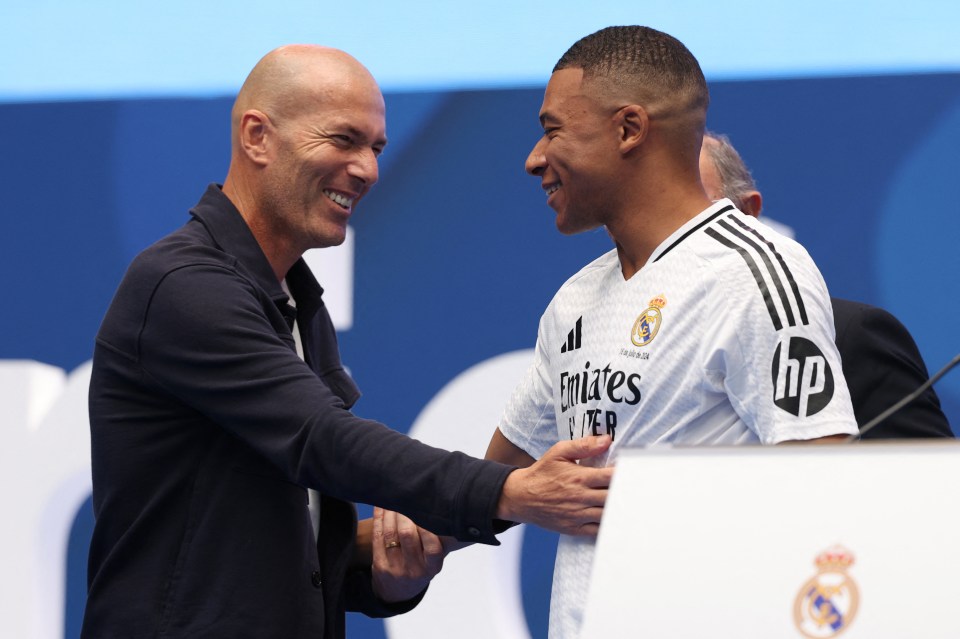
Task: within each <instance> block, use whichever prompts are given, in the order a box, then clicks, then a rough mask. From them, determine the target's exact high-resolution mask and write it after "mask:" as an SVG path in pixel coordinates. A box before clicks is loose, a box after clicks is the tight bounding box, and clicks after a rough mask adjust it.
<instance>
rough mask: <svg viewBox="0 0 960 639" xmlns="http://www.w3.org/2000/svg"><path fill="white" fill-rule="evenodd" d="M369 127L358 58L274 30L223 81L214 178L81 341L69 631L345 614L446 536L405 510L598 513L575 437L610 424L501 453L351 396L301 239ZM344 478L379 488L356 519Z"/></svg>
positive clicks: (236, 634) (331, 220) (305, 623)
mask: <svg viewBox="0 0 960 639" xmlns="http://www.w3.org/2000/svg"><path fill="white" fill-rule="evenodd" d="M386 143H387V138H386V132H385V118H384V102H383V97H382V96H381V94H380V90H379V89H378V87H377V85H376V82H374V80H373V78H372V77H371V76H370V74H369V73H368V72H367V70H366V69H365V68H364V67H363V66H362V65H361V64H360V63H359V62H357V61H356V60H355V59H353V58H352V57H350V56H349V55H347V54H346V53H343V52H342V51H337V50H334V49H327V48H323V47H316V46H288V47H283V48H280V49H277V50H275V51H272V52H271V53H269V54H268V55H267V56H265V57H264V58H263V59H262V60H261V61H260V62H259V63H258V64H257V66H256V67H255V68H254V69H253V71H252V72H251V74H250V76H249V77H248V78H247V80H246V82H245V83H244V85H243V87H242V88H241V90H240V92H239V95H238V96H237V99H236V103H235V106H234V108H233V111H232V155H231V161H230V167H229V170H228V173H227V176H226V179H225V181H224V183H223V186H222V188H221V187H220V186H218V185H216V184H214V185H211V186H210V187H208V189H207V191H206V193H205V194H204V195H203V197H202V199H201V200H200V202H199V203H198V204H197V205H196V207H194V208H193V209H192V210H191V211H190V214H191V219H190V220H189V221H188V222H187V223H186V225H185V226H183V227H182V228H181V229H180V230H178V231H176V232H174V233H172V234H171V235H169V236H167V237H166V238H164V239H162V240H160V241H159V242H157V243H156V244H154V245H153V246H151V247H149V248H148V249H146V250H145V251H144V252H143V253H141V254H140V255H139V256H137V258H136V259H135V260H134V261H133V263H132V264H131V266H130V268H129V270H128V271H127V274H126V276H125V277H124V279H123V281H122V282H121V284H120V286H119V288H118V290H117V293H116V296H115V297H114V300H113V302H112V303H111V305H110V308H109V310H108V312H107V314H106V317H105V318H104V320H103V323H102V326H101V329H100V331H99V333H98V335H97V338H96V345H95V352H94V358H93V372H92V378H91V384H90V431H91V441H92V455H93V459H92V462H93V504H94V514H95V515H96V525H95V529H94V533H93V539H92V541H91V547H90V556H89V575H88V584H89V595H88V600H87V607H86V612H85V616H84V624H83V631H82V635H83V637H88V638H91V639H92V638H101V637H183V638H190V639H198V638H201V637H216V638H220V639H222V638H226V637H229V638H231V639H236V638H243V637H251V638H258V639H261V638H264V637H283V638H284V639H296V638H300V637H302V638H304V639H306V638H310V639H320V638H327V639H329V638H336V637H343V636H344V633H345V630H344V622H345V614H344V613H345V611H346V610H357V611H361V612H364V613H366V614H368V615H372V616H386V615H391V614H396V613H399V612H403V611H406V610H408V609H410V608H411V607H413V606H414V605H415V604H416V603H417V601H418V600H419V597H421V596H422V594H423V591H424V589H425V587H426V585H427V583H428V582H429V580H430V578H431V577H432V576H433V575H434V574H436V572H437V571H438V570H439V569H440V566H441V563H442V560H443V554H444V550H443V547H442V545H441V541H440V539H438V538H437V536H436V535H434V534H433V533H431V532H427V530H425V529H429V530H432V531H434V532H435V533H438V534H444V535H451V536H454V537H456V538H457V539H459V540H462V541H471V542H481V543H491V544H492V543H496V538H495V536H494V535H495V533H496V532H498V531H499V530H502V529H503V528H504V527H505V526H506V522H507V521H518V522H529V523H536V524H541V525H544V526H546V527H548V528H551V529H554V530H560V531H567V532H571V533H580V534H591V533H595V531H596V522H598V521H599V519H600V513H601V509H602V505H603V501H604V499H605V496H606V487H607V485H608V484H609V480H610V471H609V470H601V469H593V468H587V467H583V468H581V467H580V466H579V465H578V464H577V463H576V460H578V459H579V458H584V457H588V456H591V455H595V454H599V453H602V452H603V451H604V450H605V449H606V447H607V446H608V445H609V443H610V442H609V438H603V437H598V438H592V439H590V440H589V441H583V442H569V443H568V444H569V445H567V446H562V447H557V448H555V449H553V450H552V451H551V453H550V454H549V455H548V456H547V457H546V458H545V460H544V462H543V463H541V464H538V465H537V466H536V467H531V468H525V469H521V470H517V469H515V468H513V467H511V466H508V465H503V464H498V463H493V462H487V461H481V460H476V459H472V458H470V457H467V456H465V455H462V454H459V453H447V452H444V451H440V450H437V449H434V448H430V447H427V446H425V445H422V444H420V443H418V442H416V441H413V440H411V439H409V438H407V437H405V436H404V435H401V434H399V433H397V432H395V431H393V430H391V429H389V428H386V427H385V426H383V425H381V424H377V423H375V422H371V421H368V420H363V419H359V418H357V417H355V416H354V415H353V414H351V413H350V411H349V409H350V407H351V406H352V405H353V403H354V402H355V401H356V400H357V398H358V397H359V391H358V390H357V387H356V385H355V384H354V382H353V380H352V379H351V378H350V377H349V375H348V374H347V373H346V371H345V370H344V368H343V366H342V365H341V363H340V357H339V353H338V349H337V343H336V335H335V333H334V329H333V325H332V324H331V321H330V318H329V316H328V314H327V311H326V309H325V307H324V304H323V299H322V297H321V289H320V287H319V285H318V284H317V282H316V280H315V279H314V277H313V275H312V274H311V273H310V270H309V268H308V267H307V265H306V264H305V262H304V261H303V260H302V259H301V255H302V254H303V252H304V251H306V250H307V249H310V248H318V247H328V246H334V245H337V244H340V243H341V242H342V241H343V240H344V236H345V233H346V228H347V222H348V221H349V219H350V217H351V215H353V214H354V212H355V208H356V206H357V204H358V203H359V201H360V200H361V199H362V198H363V196H364V195H365V194H366V193H367V192H368V191H369V190H370V188H371V187H372V186H373V185H374V183H375V182H376V181H377V156H378V155H379V154H380V152H381V151H382V150H383V148H384V146H385V145H386ZM307 489H314V490H316V491H317V492H318V494H319V496H320V497H319V520H318V522H317V524H316V529H314V526H313V525H312V522H311V517H310V514H309V512H308V508H307ZM352 501H362V502H365V503H370V504H378V505H380V506H383V507H385V508H388V509H390V511H389V512H385V511H384V510H381V509H377V510H376V511H375V517H374V519H373V521H372V522H370V521H367V522H362V523H361V525H360V528H359V531H358V525H357V520H356V510H355V508H354V506H353V504H352V503H351V502H352ZM392 511H399V512H400V513H405V514H406V515H409V517H410V518H412V520H415V521H416V524H419V525H420V526H422V527H423V528H419V527H418V526H417V525H415V524H414V523H413V521H411V519H407V518H406V517H405V516H403V515H399V514H396V513H395V512H392Z"/></svg>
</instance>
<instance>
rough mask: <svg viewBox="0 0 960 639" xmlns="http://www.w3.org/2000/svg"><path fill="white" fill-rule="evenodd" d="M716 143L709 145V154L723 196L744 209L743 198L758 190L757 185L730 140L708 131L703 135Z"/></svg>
mask: <svg viewBox="0 0 960 639" xmlns="http://www.w3.org/2000/svg"><path fill="white" fill-rule="evenodd" d="M703 137H704V140H706V139H707V138H709V139H711V140H713V141H714V142H716V144H707V145H705V146H706V150H707V154H708V155H709V156H710V161H711V162H713V166H714V167H716V169H717V176H718V177H719V178H720V185H721V187H722V188H723V196H724V197H728V198H730V200H732V201H733V203H734V205H736V207H737V208H738V209H741V210H742V209H743V198H744V196H745V195H746V194H747V193H748V192H750V191H756V190H757V184H756V182H754V180H753V176H752V175H750V169H748V168H747V165H746V164H744V162H743V158H741V157H740V154H739V153H737V150H736V149H735V148H733V144H731V143H730V138H728V137H727V136H725V135H723V134H722V133H714V132H712V131H707V132H706V133H704V135H703Z"/></svg>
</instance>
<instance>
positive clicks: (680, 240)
mask: <svg viewBox="0 0 960 639" xmlns="http://www.w3.org/2000/svg"><path fill="white" fill-rule="evenodd" d="M732 210H733V205H732V204H730V205H727V206H725V207H723V208H722V209H720V210H719V211H717V212H716V213H714V214H713V215H711V216H710V217H708V218H707V219H705V220H704V221H703V222H700V223H699V224H697V225H696V226H695V227H693V228H692V229H690V230H689V231H687V232H686V233H684V234H683V235H681V236H680V237H678V238H677V241H676V242H674V243H673V244H671V245H670V246H668V247H667V248H666V250H665V251H664V252H663V253H661V254H660V255H658V256H657V259H655V260H654V262H657V261H659V260H660V258H661V257H663V256H664V255H666V254H667V253H669V252H670V251H672V250H673V249H674V248H676V246H677V244H679V243H680V242H682V241H684V240H685V239H687V238H688V237H690V235H692V234H693V233H695V232H696V231H699V230H700V229H702V228H703V227H704V226H705V225H706V224H709V223H710V222H713V221H714V220H715V219H717V218H718V217H720V216H721V215H723V214H724V213H726V212H727V211H732Z"/></svg>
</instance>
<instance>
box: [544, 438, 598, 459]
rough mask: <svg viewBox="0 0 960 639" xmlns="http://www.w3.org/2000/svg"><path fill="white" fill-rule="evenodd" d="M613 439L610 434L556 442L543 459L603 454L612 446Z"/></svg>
mask: <svg viewBox="0 0 960 639" xmlns="http://www.w3.org/2000/svg"><path fill="white" fill-rule="evenodd" d="M612 442H613V439H611V438H610V436H609V435H591V436H589V437H581V438H580V439H571V440H568V441H562V442H558V443H556V444H554V445H553V446H551V447H550V450H548V451H547V452H546V453H544V455H543V457H542V458H541V459H548V458H551V457H558V458H561V459H587V458H589V457H596V456H597V455H601V454H603V453H604V452H606V451H607V449H608V448H610V444H611V443H612Z"/></svg>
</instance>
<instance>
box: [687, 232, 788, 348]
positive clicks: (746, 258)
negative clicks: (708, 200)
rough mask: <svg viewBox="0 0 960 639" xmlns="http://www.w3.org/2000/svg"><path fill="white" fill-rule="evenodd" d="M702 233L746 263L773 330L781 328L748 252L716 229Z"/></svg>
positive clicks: (775, 308)
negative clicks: (758, 289) (736, 254)
mask: <svg viewBox="0 0 960 639" xmlns="http://www.w3.org/2000/svg"><path fill="white" fill-rule="evenodd" d="M704 233H706V234H707V235H709V236H710V237H712V238H713V239H715V240H716V241H718V242H720V243H721V244H723V245H724V246H726V247H728V248H732V249H733V250H734V251H736V252H737V253H739V254H740V257H742V258H743V261H744V262H746V263H747V267H748V268H749V269H750V272H751V273H753V279H754V280H756V282H757V286H758V287H760V292H761V293H762V294H763V301H764V303H765V304H766V305H767V312H768V313H770V319H771V320H772V321H773V328H774V329H775V330H778V331H779V330H780V329H781V328H783V323H782V322H781V321H780V314H779V313H777V307H776V306H775V305H774V304H773V298H772V297H771V295H770V289H769V288H767V283H766V282H765V281H764V280H763V275H762V274H761V273H760V267H759V266H757V262H756V260H754V259H753V256H752V255H750V251H748V250H747V249H745V248H743V247H742V246H740V245H738V244H737V243H735V242H734V241H733V240H731V239H730V238H728V237H724V236H723V235H722V234H721V233H720V232H719V231H717V230H716V229H713V228H710V229H707V230H706V231H704Z"/></svg>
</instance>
